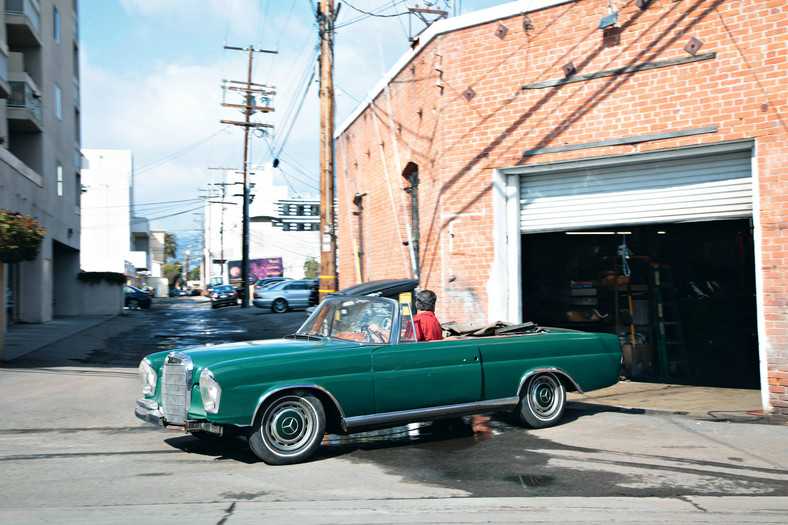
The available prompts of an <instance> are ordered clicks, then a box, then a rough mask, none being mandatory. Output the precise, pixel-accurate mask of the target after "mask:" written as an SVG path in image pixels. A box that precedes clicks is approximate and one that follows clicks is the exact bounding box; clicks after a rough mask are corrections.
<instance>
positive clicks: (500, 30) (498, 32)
mask: <svg viewBox="0 0 788 525" xmlns="http://www.w3.org/2000/svg"><path fill="white" fill-rule="evenodd" d="M508 31H509V28H508V27H506V26H505V25H503V24H498V27H496V28H495V36H497V37H498V38H500V39H501V40H503V37H505V36H506V33H507V32H508Z"/></svg>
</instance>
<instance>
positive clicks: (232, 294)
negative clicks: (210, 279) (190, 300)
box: [209, 284, 238, 308]
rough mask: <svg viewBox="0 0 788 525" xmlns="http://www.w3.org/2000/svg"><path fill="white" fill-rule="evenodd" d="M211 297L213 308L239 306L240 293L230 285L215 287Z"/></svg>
mask: <svg viewBox="0 0 788 525" xmlns="http://www.w3.org/2000/svg"><path fill="white" fill-rule="evenodd" d="M209 297H210V298H211V308H219V307H220V306H235V305H237V304H238V292H237V291H236V290H235V288H233V287H232V285H230V284H220V285H219V286H214V287H213V290H211V295H210V296H209Z"/></svg>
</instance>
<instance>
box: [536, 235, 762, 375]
mask: <svg viewBox="0 0 788 525" xmlns="http://www.w3.org/2000/svg"><path fill="white" fill-rule="evenodd" d="M522 246H523V249H522V250H523V251H522V261H523V265H522V268H523V317H524V319H525V320H530V321H534V322H536V323H538V324H540V325H543V326H554V327H563V328H573V329H577V330H583V331H596V332H611V333H617V334H618V335H619V339H620V340H621V343H622V348H623V349H624V361H625V362H624V366H623V369H622V374H623V375H624V376H626V377H628V378H630V379H635V380H639V381H649V380H652V381H670V382H673V383H679V384H692V385H702V386H716V387H735V388H759V386H760V385H759V367H758V340H757V327H756V314H755V267H754V259H753V237H752V225H751V221H750V220H749V219H744V220H719V221H709V222H693V223H678V224H649V225H639V226H618V227H615V228H605V229H598V230H593V231H590V230H586V231H582V230H578V231H572V232H554V233H536V234H527V235H523V242H522Z"/></svg>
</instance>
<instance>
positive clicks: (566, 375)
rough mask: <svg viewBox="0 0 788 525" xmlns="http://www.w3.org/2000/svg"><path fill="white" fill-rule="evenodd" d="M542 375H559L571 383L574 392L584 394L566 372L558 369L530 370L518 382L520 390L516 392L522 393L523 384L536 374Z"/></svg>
mask: <svg viewBox="0 0 788 525" xmlns="http://www.w3.org/2000/svg"><path fill="white" fill-rule="evenodd" d="M544 373H550V374H558V375H561V376H563V377H565V378H566V379H568V380H569V382H571V383H572V384H573V385H574V387H575V390H577V392H578V393H580V394H585V392H583V389H582V388H580V385H578V384H577V381H575V380H574V379H572V376H570V375H569V374H567V373H566V372H564V371H563V370H561V369H560V368H535V369H533V370H531V371H530V372H528V373H527V374H525V375H524V376H523V378H522V379H521V380H520V388H519V389H518V390H517V392H518V393H519V392H522V391H523V387H525V383H527V382H528V380H529V379H531V378H532V377H533V376H535V375H537V374H544Z"/></svg>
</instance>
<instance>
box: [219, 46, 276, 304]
mask: <svg viewBox="0 0 788 525" xmlns="http://www.w3.org/2000/svg"><path fill="white" fill-rule="evenodd" d="M224 48H225V49H232V50H234V51H248V52H249V71H248V74H247V77H246V82H238V81H235V80H230V81H228V82H229V83H230V86H229V88H228V89H230V90H232V91H239V92H242V93H245V94H246V96H245V103H244V104H225V103H222V106H225V107H231V108H236V109H243V110H244V120H243V122H238V121H233V120H222V121H221V122H222V124H232V125H234V126H242V127H243V128H244V162H243V177H244V178H243V187H244V188H243V212H242V213H243V218H242V220H243V233H242V236H243V241H242V243H241V252H242V255H241V273H242V274H243V276H242V280H241V283H242V285H241V286H242V289H243V294H242V300H241V306H242V307H243V308H248V307H249V296H250V295H251V294H250V292H249V288H250V287H249V130H250V129H251V128H272V127H273V126H271V125H270V124H262V123H259V122H251V120H250V117H251V116H252V113H253V112H255V111H262V112H265V113H267V112H270V111H273V110H274V109H273V108H272V107H269V106H256V105H254V95H255V94H257V95H261V96H270V95H274V94H275V91H273V90H272V89H271V88H270V86H266V85H265V84H255V83H253V82H252V58H253V56H254V53H276V51H268V50H265V49H255V48H254V47H253V46H252V45H249V47H247V48H242V47H231V46H224Z"/></svg>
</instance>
